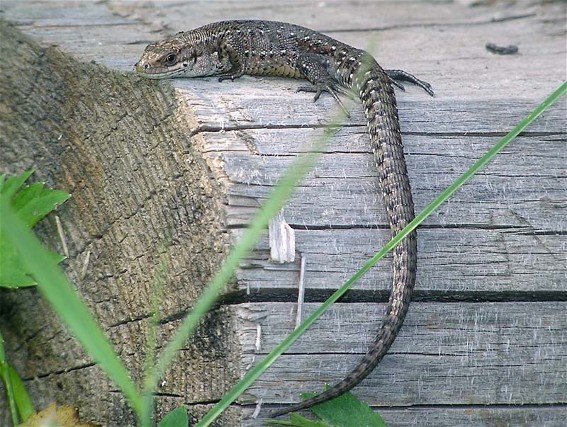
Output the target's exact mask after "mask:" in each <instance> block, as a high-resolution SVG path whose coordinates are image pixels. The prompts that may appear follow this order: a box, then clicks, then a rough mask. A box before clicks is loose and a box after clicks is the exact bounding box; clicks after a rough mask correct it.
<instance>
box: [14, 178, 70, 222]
mask: <svg viewBox="0 0 567 427" xmlns="http://www.w3.org/2000/svg"><path fill="white" fill-rule="evenodd" d="M69 197H70V195H69V194H68V193H66V192H64V191H60V190H52V189H49V188H44V184H39V183H38V184H33V185H30V186H29V187H26V188H24V189H22V190H21V191H19V192H18V193H17V194H16V195H15V197H14V199H13V201H12V206H13V207H14V209H15V210H16V212H17V213H18V216H19V217H20V218H21V219H22V220H23V221H24V222H25V224H26V225H27V226H28V227H33V226H34V225H35V224H37V222H38V221H39V220H41V219H42V218H43V217H45V216H46V215H47V214H48V213H50V212H51V211H52V210H54V209H55V208H56V207H57V206H59V205H60V204H61V203H63V202H64V201H66V200H67V199H68V198H69Z"/></svg>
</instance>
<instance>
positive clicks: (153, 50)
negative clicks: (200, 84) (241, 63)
mask: <svg viewBox="0 0 567 427" xmlns="http://www.w3.org/2000/svg"><path fill="white" fill-rule="evenodd" d="M134 66H135V67H136V72H137V73H138V74H140V75H141V76H143V77H146V78H149V79H166V78H172V77H202V76H211V75H215V74H220V73H222V72H223V71H225V70H226V69H228V68H230V67H229V64H228V63H227V62H226V61H223V60H221V59H220V58H219V55H218V53H217V52H212V51H209V50H207V49H206V47H205V46H204V45H203V44H200V43H195V42H193V43H188V40H186V39H185V38H184V37H183V33H179V34H176V35H175V36H173V37H170V38H168V39H166V40H163V41H160V42H157V43H152V44H150V45H148V46H147V47H146V49H145V50H144V53H143V54H142V57H141V58H140V60H139V61H138V62H137V63H136V64H135V65H134Z"/></svg>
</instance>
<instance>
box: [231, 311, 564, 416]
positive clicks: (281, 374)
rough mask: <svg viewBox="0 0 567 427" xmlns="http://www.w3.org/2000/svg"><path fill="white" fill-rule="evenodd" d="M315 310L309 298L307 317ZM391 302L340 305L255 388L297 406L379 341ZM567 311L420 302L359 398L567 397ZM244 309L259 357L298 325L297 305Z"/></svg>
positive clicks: (503, 401) (248, 336)
mask: <svg viewBox="0 0 567 427" xmlns="http://www.w3.org/2000/svg"><path fill="white" fill-rule="evenodd" d="M316 307H317V305H316V304H306V305H305V307H304V309H305V316H308V315H309V314H310V313H311V312H312V311H313V310H314V309H315V308H316ZM384 308H385V306H384V304H367V303H360V304H358V303H356V304H353V303H350V304H336V305H335V306H334V307H333V308H331V309H330V310H329V311H328V312H327V313H326V314H325V315H324V316H323V317H322V318H321V319H320V320H319V322H317V324H316V325H315V326H314V327H313V328H312V329H311V330H309V331H308V332H306V333H305V334H304V336H303V337H302V338H301V339H300V340H299V341H297V342H296V343H295V344H294V345H293V347H292V348H291V349H290V350H289V352H288V354H287V355H285V356H284V357H283V358H282V359H279V360H278V361H277V362H275V364H274V365H273V366H272V367H271V368H270V369H269V370H268V371H267V372H266V373H265V374H264V375H263V376H262V377H261V378H260V379H259V380H258V381H257V382H256V383H255V384H254V385H253V386H252V387H251V388H250V389H249V390H248V393H249V394H252V395H255V396H256V397H257V398H258V399H262V400H263V402H264V404H267V405H271V404H273V403H279V402H295V401H297V399H298V393H299V392H307V391H316V390H320V389H321V387H322V385H323V384H324V383H326V382H327V383H333V382H336V381H338V380H340V379H341V378H343V377H344V376H345V375H346V373H347V372H348V371H349V370H350V369H351V368H352V367H353V366H354V365H355V364H356V363H357V361H358V360H359V359H360V357H361V355H362V354H363V353H364V352H365V351H366V349H367V347H368V343H369V342H371V341H372V340H373V338H374V336H375V333H376V329H377V326H378V323H379V319H381V318H382V316H383V312H384ZM566 310H567V303H565V302H556V303H554V302H542V303H532V302H514V303H506V302H502V303H489V302H482V303H468V304H439V303H436V302H434V303H425V302H414V304H413V307H412V308H411V310H410V312H409V314H408V317H407V319H406V322H405V324H404V328H403V330H402V332H401V333H400V335H399V337H398V339H397V340H396V342H395V343H394V345H393V346H392V348H391V350H390V352H389V354H388V355H387V356H386V357H385V358H384V360H383V361H382V363H381V365H380V367H378V368H377V369H376V370H375V371H374V372H373V373H372V374H371V375H370V376H369V378H368V379H367V380H365V381H364V382H363V383H362V384H361V385H360V386H358V387H357V389H356V391H355V394H356V395H358V396H360V397H361V398H362V399H364V400H365V401H367V402H369V403H370V404H372V405H375V406H406V405H412V404H414V405H415V404H418V405H521V404H528V405H541V404H552V403H554V402H565V401H566V400H567V390H566V389H565V387H564V385H565V382H566V381H567V369H566V368H565V364H564V363H563V362H564V361H565V358H566V357H567V347H566V346H565V340H566V339H567V317H566V316H565V315H564V314H565V312H566ZM235 311H236V312H235V314H236V316H237V317H238V318H239V319H240V322H242V325H241V327H239V328H238V329H239V330H240V331H242V335H241V336H240V339H241V340H242V347H243V350H244V353H245V354H246V355H247V356H246V358H245V360H249V361H250V363H252V360H253V359H255V360H256V361H258V360H259V359H261V355H263V354H267V353H268V352H269V351H270V350H271V349H272V348H273V347H275V346H276V345H277V344H278V343H279V341H281V340H283V338H284V337H285V335H286V334H288V333H290V332H291V331H292V330H293V327H294V319H295V316H294V314H293V312H294V306H293V305H291V304H288V303H273V304H270V305H269V306H266V305H265V304H243V305H241V306H239V307H238V308H235ZM258 324H259V325H261V332H260V336H261V341H260V342H261V349H260V350H258V349H257V348H256V347H255V345H256V344H255V343H256V342H257V339H258V338H257V336H258V330H257V325H258ZM245 363H246V362H245ZM282 378H285V382H286V384H285V388H283V385H282V384H281V381H282V380H281V379H282ZM433 391H434V392H433Z"/></svg>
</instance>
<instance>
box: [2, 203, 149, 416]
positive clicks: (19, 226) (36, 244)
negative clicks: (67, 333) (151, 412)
mask: <svg viewBox="0 0 567 427" xmlns="http://www.w3.org/2000/svg"><path fill="white" fill-rule="evenodd" d="M0 226H1V228H2V232H3V233H5V236H6V237H7V238H8V240H9V241H10V243H11V244H12V245H13V246H14V247H15V248H16V249H17V250H18V251H19V253H20V255H21V258H22V261H23V264H24V265H25V266H26V268H27V269H28V271H29V272H30V273H31V274H33V276H34V278H35V279H36V280H37V282H38V288H39V290H40V292H41V293H42V294H43V296H44V297H45V299H47V300H48V301H49V303H50V304H51V305H52V306H53V308H54V309H55V311H56V312H57V314H58V315H59V316H60V318H61V319H62V320H63V321H64V322H65V324H66V325H67V327H68V328H69V329H70V330H71V331H72V332H73V334H74V335H75V337H76V338H77V339H78V340H79V342H80V343H81V344H82V346H83V347H84V348H85V350H86V351H87V352H88V353H89V355H90V356H91V357H92V358H93V359H94V360H95V361H96V363H98V364H99V365H100V366H101V368H102V369H104V370H105V371H106V373H107V374H108V375H109V376H110V378H111V379H112V380H113V381H114V382H115V383H116V384H117V385H118V386H119V387H120V388H121V390H122V392H123V393H124V395H125V396H126V398H127V399H128V401H129V402H130V404H131V405H132V407H133V408H134V410H135V411H136V413H137V414H140V413H142V401H141V397H140V394H139V393H138V390H137V388H136V385H135V384H134V382H133V381H132V379H131V378H130V376H129V375H128V372H127V371H126V368H125V367H124V365H123V364H122V362H121V361H120V359H119V358H118V357H117V356H116V354H115V353H114V351H113V348H112V346H111V345H110V343H109V341H108V340H107V339H106V337H105V336H104V333H103V332H102V331H101V329H100V327H99V326H98V324H97V323H96V321H95V320H94V319H93V317H92V316H91V314H90V312H89V310H88V309H87V307H86V306H85V304H84V303H83V301H81V299H80V298H79V297H78V296H77V294H76V293H75V291H74V290H73V287H72V285H71V284H70V283H69V281H68V280H67V278H66V277H65V275H64V274H63V272H62V271H61V270H60V269H59V268H58V267H57V265H56V264H54V263H53V262H52V261H51V257H50V256H49V255H48V252H47V250H45V249H44V248H43V246H42V244H41V242H40V241H39V240H38V239H37V237H35V235H34V234H33V233H32V232H31V231H30V230H28V229H27V228H26V226H25V225H24V224H23V222H22V221H21V220H20V219H19V218H18V217H17V216H16V214H15V213H14V211H13V210H12V208H11V207H10V205H9V201H8V200H7V198H6V197H0Z"/></svg>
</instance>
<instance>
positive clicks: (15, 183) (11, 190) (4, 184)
mask: <svg viewBox="0 0 567 427" xmlns="http://www.w3.org/2000/svg"><path fill="white" fill-rule="evenodd" d="M32 174H33V171H26V172H24V173H22V174H21V175H19V176H13V177H10V178H8V179H6V175H2V176H1V177H0V194H1V195H3V196H6V197H8V198H12V197H13V196H14V194H16V191H18V188H20V187H21V186H22V185H23V184H24V182H26V180H27V179H28V178H29V177H30V176H32Z"/></svg>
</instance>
